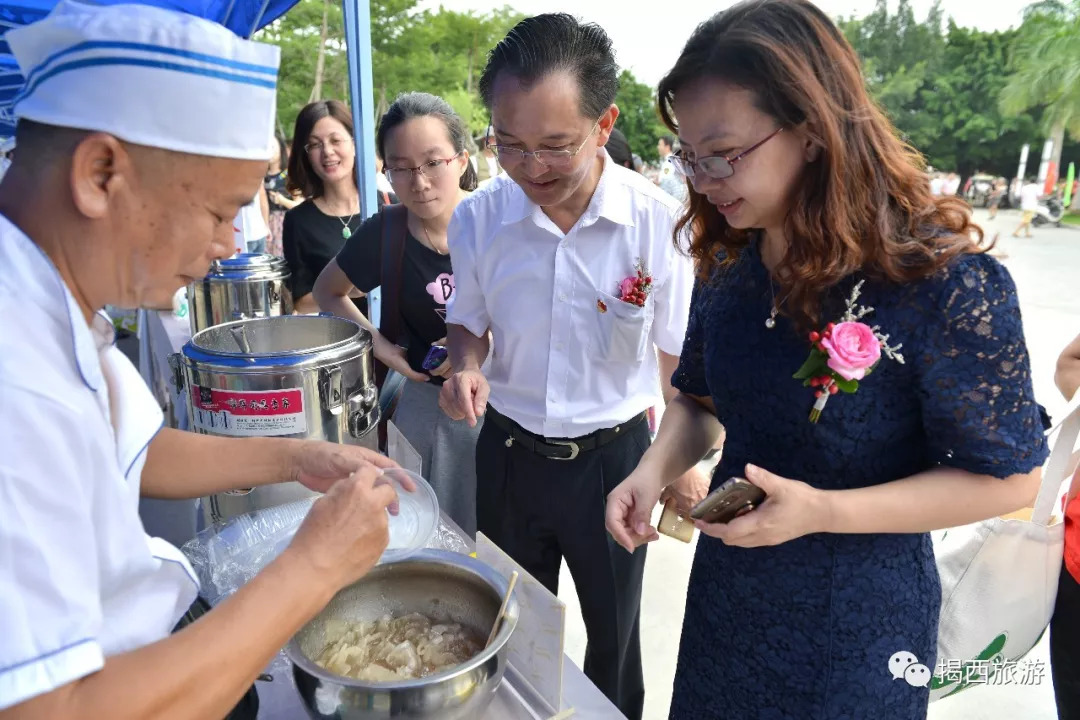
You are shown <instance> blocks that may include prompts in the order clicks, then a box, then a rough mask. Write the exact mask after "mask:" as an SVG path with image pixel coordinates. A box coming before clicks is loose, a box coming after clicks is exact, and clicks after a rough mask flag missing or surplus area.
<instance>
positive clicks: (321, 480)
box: [286, 440, 398, 493]
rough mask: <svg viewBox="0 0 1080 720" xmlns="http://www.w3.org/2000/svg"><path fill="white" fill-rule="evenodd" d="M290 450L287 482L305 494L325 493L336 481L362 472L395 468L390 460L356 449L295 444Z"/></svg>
mask: <svg viewBox="0 0 1080 720" xmlns="http://www.w3.org/2000/svg"><path fill="white" fill-rule="evenodd" d="M293 446H294V447H295V450H294V451H293V457H292V463H291V467H290V471H289V472H288V473H287V474H286V478H287V479H288V480H294V481H296V482H298V483H300V484H301V485H303V486H304V487H306V488H307V489H308V490H314V491H315V492H321V493H324V492H327V491H328V490H329V489H330V487H331V486H332V485H333V484H334V483H336V482H337V481H339V480H341V479H343V478H347V477H349V475H351V474H352V473H355V472H359V471H361V470H364V469H365V468H374V469H375V471H376V472H378V470H380V469H382V468H392V467H398V464H397V463H395V462H394V461H393V460H391V459H390V458H388V457H386V456H385V455H382V454H380V453H377V452H375V451H374V450H368V449H367V448H363V447H357V446H356V445H339V444H337V443H331V442H325V441H322V440H297V441H296V442H295V443H294V444H293Z"/></svg>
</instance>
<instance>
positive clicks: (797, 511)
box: [694, 465, 829, 547]
mask: <svg viewBox="0 0 1080 720" xmlns="http://www.w3.org/2000/svg"><path fill="white" fill-rule="evenodd" d="M746 479H747V480H749V481H750V482H752V483H753V484H754V485H757V486H758V487H759V488H761V489H762V490H764V491H765V496H766V497H765V502H763V503H761V505H759V506H758V507H757V508H755V509H753V510H751V511H750V512H747V513H745V514H743V515H740V516H739V517H737V518H735V519H734V520H732V521H731V522H729V523H712V524H709V523H705V522H702V521H701V520H697V521H695V522H694V526H695V527H697V529H698V530H700V531H701V532H703V533H705V534H706V535H711V536H712V537H714V538H718V539H720V540H723V541H724V544H725V545H734V546H737V547H762V546H766V545H779V544H781V543H785V542H787V541H788V540H794V539H795V538H798V537H802V536H803V535H809V534H811V533H818V532H825V531H826V530H827V529H828V527H829V517H828V498H827V492H828V491H825V490H819V489H817V488H815V487H811V486H810V485H807V484H806V483H804V482H800V481H798V480H789V479H787V478H782V477H780V476H779V475H774V474H772V473H771V472H769V471H767V470H763V469H761V468H759V467H757V466H755V465H747V466H746Z"/></svg>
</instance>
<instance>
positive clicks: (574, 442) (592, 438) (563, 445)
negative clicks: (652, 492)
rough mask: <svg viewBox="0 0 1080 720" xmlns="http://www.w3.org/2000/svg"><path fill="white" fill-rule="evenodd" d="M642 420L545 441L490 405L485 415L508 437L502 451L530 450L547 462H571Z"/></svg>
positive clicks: (640, 417)
mask: <svg viewBox="0 0 1080 720" xmlns="http://www.w3.org/2000/svg"><path fill="white" fill-rule="evenodd" d="M646 417H647V414H646V413H644V412H642V413H639V414H637V415H635V416H634V417H632V418H630V419H629V420H627V421H626V422H624V423H622V424H621V425H616V426H615V427H613V428H605V429H603V430H597V431H596V432H594V433H590V434H589V435H583V436H582V437H579V438H573V439H562V438H546V437H542V436H540V435H536V434H535V433H531V432H529V431H528V430H526V429H525V428H523V427H521V426H520V425H518V424H517V423H516V422H514V421H513V420H511V419H510V418H508V417H506V416H505V415H503V414H502V413H501V412H499V411H498V410H496V409H495V408H493V407H491V406H490V405H488V409H487V414H486V418H487V420H488V421H489V422H493V423H495V424H496V425H497V426H498V427H499V428H501V429H502V430H504V431H505V432H506V434H508V435H509V436H510V437H509V438H507V439H506V447H510V446H512V445H513V444H514V443H519V444H521V446H522V447H524V448H525V449H526V450H530V451H532V452H534V453H536V454H537V455H540V456H541V457H545V458H547V459H548V460H574V459H576V458H577V456H578V455H580V454H581V453H584V452H589V451H590V450H596V449H597V448H601V447H603V446H605V445H607V444H608V443H610V442H611V441H613V440H616V439H618V438H620V437H622V436H623V435H625V434H626V433H627V431H629V430H631V429H633V428H634V427H635V426H636V425H637V424H638V423H640V422H642V421H644V420H645V418H646Z"/></svg>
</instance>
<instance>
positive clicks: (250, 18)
mask: <svg viewBox="0 0 1080 720" xmlns="http://www.w3.org/2000/svg"><path fill="white" fill-rule="evenodd" d="M90 1H91V2H93V3H94V4H97V5H117V4H120V3H125V2H126V3H132V2H138V3H139V4H141V5H153V6H155V7H163V8H169V9H170V10H179V11H181V12H186V13H189V14H191V15H197V16H198V17H203V18H206V19H208V20H213V21H215V22H218V23H221V24H222V25H224V26H225V27H227V28H229V29H230V30H232V31H233V32H234V33H236V34H237V35H239V36H241V37H245V38H249V37H251V36H252V35H254V34H255V31H256V30H258V29H260V28H262V27H265V26H266V25H269V24H270V23H272V22H274V21H275V20H277V19H278V18H279V17H281V16H282V15H284V14H285V11H287V10H288V9H289V8H291V7H292V6H293V5H295V4H296V3H297V2H299V0H90ZM54 5H56V0H4V2H3V3H2V4H0V139H3V138H6V137H10V136H11V135H12V134H13V133H14V132H15V117H14V115H13V114H12V113H13V110H14V108H13V107H12V100H13V99H14V98H15V96H16V95H17V94H18V93H19V91H20V90H21V89H22V86H23V77H22V75H21V74H20V73H19V66H18V64H17V63H16V62H15V58H14V57H12V55H11V49H10V48H9V47H8V44H7V42H6V41H5V40H4V36H5V35H6V34H7V31H8V30H10V29H11V28H13V27H19V26H20V25H27V24H29V23H32V22H35V21H36V20H40V19H41V18H43V17H45V16H46V15H48V14H49V11H50V10H52V8H53V6H54Z"/></svg>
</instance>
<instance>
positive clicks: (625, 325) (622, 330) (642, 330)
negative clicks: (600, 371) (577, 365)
mask: <svg viewBox="0 0 1080 720" xmlns="http://www.w3.org/2000/svg"><path fill="white" fill-rule="evenodd" d="M590 312H591V314H592V315H593V317H594V320H593V322H594V328H593V348H594V349H595V351H596V357H597V358H599V359H601V360H605V361H608V362H618V363H634V362H641V361H642V360H644V359H645V351H646V350H647V349H648V346H649V334H650V331H651V330H652V322H653V304H652V299H651V298H646V299H645V306H644V307H639V306H637V305H633V304H631V303H628V302H624V301H622V300H620V299H619V298H617V297H614V296H613V295H608V294H607V293H606V292H603V291H600V290H597V291H596V302H595V303H594V304H593V307H592V308H591V310H590Z"/></svg>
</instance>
